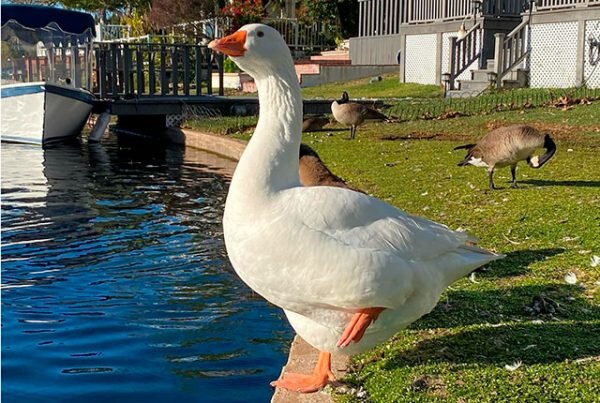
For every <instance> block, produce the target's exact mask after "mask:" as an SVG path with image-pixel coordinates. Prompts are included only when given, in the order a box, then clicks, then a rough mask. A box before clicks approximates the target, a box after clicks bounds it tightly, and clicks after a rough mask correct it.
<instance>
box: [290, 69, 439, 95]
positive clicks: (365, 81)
mask: <svg viewBox="0 0 600 403" xmlns="http://www.w3.org/2000/svg"><path fill="white" fill-rule="evenodd" d="M382 78H383V80H382V81H377V82H373V83H370V82H369V80H370V78H361V79H360V80H353V81H346V82H342V83H332V84H323V85H318V86H315V87H308V88H302V96H303V97H304V98H308V99H310V98H325V99H337V98H339V97H340V96H341V95H342V91H348V95H349V96H350V98H406V97H412V98H439V97H442V96H443V91H442V88H441V87H440V86H439V85H423V84H415V83H400V82H399V81H398V74H396V73H392V74H386V75H383V76H382Z"/></svg>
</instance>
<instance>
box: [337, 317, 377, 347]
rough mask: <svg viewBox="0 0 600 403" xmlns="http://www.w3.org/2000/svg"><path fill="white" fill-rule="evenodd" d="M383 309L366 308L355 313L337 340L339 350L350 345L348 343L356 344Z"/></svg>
mask: <svg viewBox="0 0 600 403" xmlns="http://www.w3.org/2000/svg"><path fill="white" fill-rule="evenodd" d="M384 309H385V308H366V309H361V310H360V311H359V312H357V313H355V314H354V316H353V317H352V319H351V320H350V323H348V326H346V329H345V330H344V333H342V337H340V339H339V340H338V343H337V346H338V347H340V348H343V347H346V346H348V345H350V343H352V342H355V343H358V342H359V341H360V339H362V337H363V335H364V334H365V331H366V330H367V328H368V327H369V325H370V324H371V323H373V322H375V321H376V320H377V318H378V317H379V314H380V313H381V312H382V311H383V310H384Z"/></svg>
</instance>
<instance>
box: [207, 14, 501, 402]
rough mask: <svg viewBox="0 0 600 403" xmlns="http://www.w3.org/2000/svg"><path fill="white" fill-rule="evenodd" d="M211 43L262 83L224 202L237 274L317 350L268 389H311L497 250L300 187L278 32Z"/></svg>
mask: <svg viewBox="0 0 600 403" xmlns="http://www.w3.org/2000/svg"><path fill="white" fill-rule="evenodd" d="M209 47H210V48H211V49H214V50H215V51H219V52H222V53H225V54H226V55H229V56H230V57H231V58H232V60H233V61H234V62H235V63H236V64H237V65H238V66H239V67H240V68H241V69H242V70H244V71H246V72H247V73H248V74H250V75H251V76H252V77H253V78H254V80H255V81H256V86H257V88H258V98H259V104H260V116H259V119H258V124H257V125H256V130H255V132H254V135H253V136H252V138H251V140H250V142H249V143H248V146H247V147H246V149H245V151H244V153H243V155H242V157H241V158H240V160H239V163H238V165H237V168H236V171H235V173H234V175H233V178H232V180H231V185H230V187H229V193H228V195H227V201H226V203H225V213H224V216H223V232H224V236H225V245H226V247H227V253H228V255H229V259H230V260H231V263H232V265H233V267H234V269H235V271H236V272H237V274H238V275H239V276H240V278H241V279H242V280H243V281H244V282H246V283H247V284H248V285H249V286H250V287H251V288H252V289H254V290H255V291H256V292H257V293H259V294H260V295H262V296H263V297H265V298H266V299H267V300H268V301H270V302H271V303H273V304H275V305H277V306H279V307H281V308H283V309H284V311H285V314H286V315H287V317H288V319H289V321H290V323H291V325H292V327H293V328H294V329H295V330H296V332H297V333H298V334H299V335H300V336H301V337H302V338H303V339H304V340H306V341H307V342H308V343H309V344H311V345H312V346H314V347H316V348H317V349H319V350H320V351H321V353H320V355H319V361H318V363H317V366H316V368H315V370H314V372H313V373H312V374H310V375H302V374H292V373H286V374H285V375H284V376H283V377H282V378H281V379H279V380H277V381H274V382H273V383H272V385H274V386H277V387H282V388H287V389H291V390H295V391H301V392H311V391H315V390H318V389H319V388H321V387H323V386H324V385H325V384H327V383H328V382H329V381H330V380H331V379H332V374H331V353H332V352H340V353H343V354H346V355H352V354H357V353H359V352H361V351H365V350H367V349H369V348H371V347H373V346H375V345H376V344H378V343H380V342H382V341H384V340H387V339H388V338H389V337H391V336H392V335H394V334H395V333H396V332H397V331H398V330H400V329H402V328H404V327H406V326H408V325H409V324H410V323H412V322H413V321H415V320H417V319H418V318H420V317H421V316H423V315H424V314H426V313H428V312H430V311H431V310H432V309H433V307H434V306H435V305H436V303H437V301H438V299H439V297H440V295H441V293H442V292H443V291H444V289H445V288H446V287H447V286H448V285H449V284H451V283H452V282H454V281H456V280H458V279H459V278H461V277H463V276H465V275H466V274H467V273H469V272H471V271H472V270H474V269H476V268H477V267H480V266H482V265H484V264H486V263H487V262H489V261H492V260H495V259H498V258H499V257H500V256H498V255H495V254H493V253H490V252H488V251H486V250H484V249H481V248H478V247H475V246H471V245H468V244H467V243H468V242H469V241H470V240H472V238H471V237H469V236H468V235H467V234H465V233H464V232H456V231H451V230H449V229H448V228H447V227H446V226H444V225H441V224H437V223H434V222H432V221H429V220H426V219H424V218H420V217H415V216H411V215H409V214H406V213H404V212H402V211H400V210H398V209H397V208H395V207H393V206H390V205H388V204H386V203H384V202H383V201H381V200H378V199H376V198H374V197H370V196H368V195H365V194H363V193H359V192H354V191H352V190H349V189H343V188H340V187H333V186H310V187H303V186H302V185H301V183H300V178H299V162H298V161H299V158H298V156H299V149H300V139H301V136H302V133H301V132H302V96H301V94H300V85H299V83H298V77H297V76H296V72H295V70H294V62H293V60H292V57H291V54H290V50H289V48H288V46H287V45H286V43H285V41H284V40H283V38H282V37H281V35H280V34H279V33H278V32H277V31H276V30H275V29H273V28H271V27H269V26H266V25H262V24H250V25H245V26H243V27H242V28H240V29H239V30H238V31H237V32H235V33H234V34H232V35H229V36H227V37H224V38H221V39H217V40H214V41H212V42H211V43H210V44H209Z"/></svg>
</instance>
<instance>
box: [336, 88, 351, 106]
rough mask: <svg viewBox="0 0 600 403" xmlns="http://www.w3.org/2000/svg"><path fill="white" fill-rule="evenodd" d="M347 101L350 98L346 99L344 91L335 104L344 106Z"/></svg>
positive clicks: (346, 94) (346, 95)
mask: <svg viewBox="0 0 600 403" xmlns="http://www.w3.org/2000/svg"><path fill="white" fill-rule="evenodd" d="M349 100H350V97H348V93H347V92H346V91H344V92H342V97H341V98H340V99H338V100H337V103H338V104H345V103H346V102H348V101H349Z"/></svg>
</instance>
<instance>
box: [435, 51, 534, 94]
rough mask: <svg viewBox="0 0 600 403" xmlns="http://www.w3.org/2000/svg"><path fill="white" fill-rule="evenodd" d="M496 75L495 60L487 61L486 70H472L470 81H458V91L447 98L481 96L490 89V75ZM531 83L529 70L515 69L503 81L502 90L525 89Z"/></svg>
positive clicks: (454, 91)
mask: <svg viewBox="0 0 600 403" xmlns="http://www.w3.org/2000/svg"><path fill="white" fill-rule="evenodd" d="M490 73H495V62H494V59H489V60H487V61H486V66H485V68H484V69H476V70H471V79H470V80H457V83H458V87H459V88H458V89H455V90H449V91H447V92H446V98H469V97H475V96H478V95H480V94H481V93H482V92H483V91H485V90H486V89H488V88H490V80H489V77H490V76H489V74H490ZM528 83H529V70H526V69H522V68H519V69H515V70H514V71H511V72H509V73H507V74H506V76H505V77H504V78H503V79H502V88H524V87H527V86H528Z"/></svg>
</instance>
